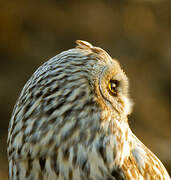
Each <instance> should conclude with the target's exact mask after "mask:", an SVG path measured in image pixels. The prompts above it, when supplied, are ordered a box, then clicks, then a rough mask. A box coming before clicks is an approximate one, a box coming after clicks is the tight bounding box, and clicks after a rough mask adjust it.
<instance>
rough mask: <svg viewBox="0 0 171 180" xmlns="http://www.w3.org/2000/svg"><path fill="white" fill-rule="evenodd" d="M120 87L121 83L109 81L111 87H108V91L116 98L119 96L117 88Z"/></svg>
mask: <svg viewBox="0 0 171 180" xmlns="http://www.w3.org/2000/svg"><path fill="white" fill-rule="evenodd" d="M118 85H119V81H117V80H112V79H111V80H110V81H109V85H108V89H109V93H110V94H111V95H112V96H116V95H117V87H118Z"/></svg>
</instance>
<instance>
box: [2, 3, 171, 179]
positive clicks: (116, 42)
mask: <svg viewBox="0 0 171 180" xmlns="http://www.w3.org/2000/svg"><path fill="white" fill-rule="evenodd" d="M76 39H82V40H86V41H89V42H91V43H92V44H94V45H96V46H100V47H102V48H104V49H105V50H107V52H109V54H110V55H111V56H112V57H114V58H116V59H119V61H120V63H121V65H122V67H123V69H124V70H125V72H126V73H127V75H128V77H129V79H130V86H131V87H130V93H131V97H132V99H133V100H134V102H135V106H134V111H133V113H132V115H131V116H130V117H129V124H130V126H131V128H132V130H133V132H134V133H135V134H136V135H137V137H138V138H139V139H140V140H141V141H142V142H143V143H144V144H145V145H146V146H147V147H149V148H150V149H151V150H152V151H153V152H154V153H155V154H156V155H157V156H158V157H159V159H161V161H162V162H163V163H164V165H165V166H166V168H167V170H168V171H169V173H170V174H171V1H170V0H168V1H167V0H162V1H159V0H139V1H138V0H137V1H128V0H86V1H84V0H82V1H77V0H70V1H66V0H48V1H45V0H29V1H23V0H15V1H11V0H8V1H4V2H2V1H1V2H0V68H1V70H0V180H1V179H2V180H3V179H7V174H8V163H7V156H6V139H7V129H8V123H9V120H10V116H11V112H12V109H13V106H14V104H15V102H16V99H17V97H18V95H19V93H20V91H21V89H22V88H23V86H24V84H25V82H26V81H27V80H28V78H29V77H30V76H31V74H32V73H33V72H34V71H35V70H36V69H37V68H38V67H39V66H40V65H41V64H42V63H43V62H45V61H46V60H48V59H49V58H51V57H53V56H55V55H56V54H57V53H60V52H61V51H63V50H67V49H69V48H73V47H75V40H76Z"/></svg>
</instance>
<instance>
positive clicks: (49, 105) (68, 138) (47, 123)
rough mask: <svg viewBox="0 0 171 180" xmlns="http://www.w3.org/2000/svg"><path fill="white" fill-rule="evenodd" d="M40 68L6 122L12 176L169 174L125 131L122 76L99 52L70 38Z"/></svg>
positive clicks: (68, 178) (89, 178)
mask: <svg viewBox="0 0 171 180" xmlns="http://www.w3.org/2000/svg"><path fill="white" fill-rule="evenodd" d="M76 43H77V45H78V46H77V47H76V48H74V49H70V50H68V51H64V52H62V53H60V54H58V55H57V56H55V57H53V58H51V59H50V60H49V61H47V62H46V63H44V64H43V65H42V66H40V67H39V68H38V69H37V71H36V72H35V73H34V74H33V75H32V76H31V78H30V79H29V80H28V82H27V83H26V85H25V86H24V88H23V90H22V92H21V94H20V97H19V99H18V100H17V103H16V105H15V107H14V110H13V114H12V118H11V121H10V125H9V134H8V160H9V179H11V180H15V179H16V180H24V179H29V180H31V179H32V180H39V179H40V180H41V179H43V180H56V179H59V180H82V179H83V180H109V179H110V180H112V179H113V180H126V179H131V180H132V179H140V180H143V179H146V180H148V179H149V180H152V179H154V180H159V179H160V180H161V179H165V180H168V179H170V177H169V175H168V173H167V171H166V169H165V168H164V166H163V165H162V163H161V162H160V160H159V159H158V158H157V157H156V156H155V155H154V154H153V153H152V152H151V151H150V150H149V149H148V148H146V147H145V146H144V145H143V144H142V143H141V142H140V141H139V140H138V139H137V138H136V136H135V135H134V134H133V133H132V131H131V129H130V128H129V125H128V119H127V116H128V114H130V113H131V109H132V102H131V100H130V98H129V93H128V78H127V76H126V74H125V73H124V71H123V70H122V69H121V67H120V65H119V63H118V61H117V60H115V59H112V58H111V57H110V56H109V55H108V54H107V53H106V52H105V51H104V50H103V49H101V48H98V47H94V46H93V45H91V44H90V43H88V42H85V41H77V42H76Z"/></svg>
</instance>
